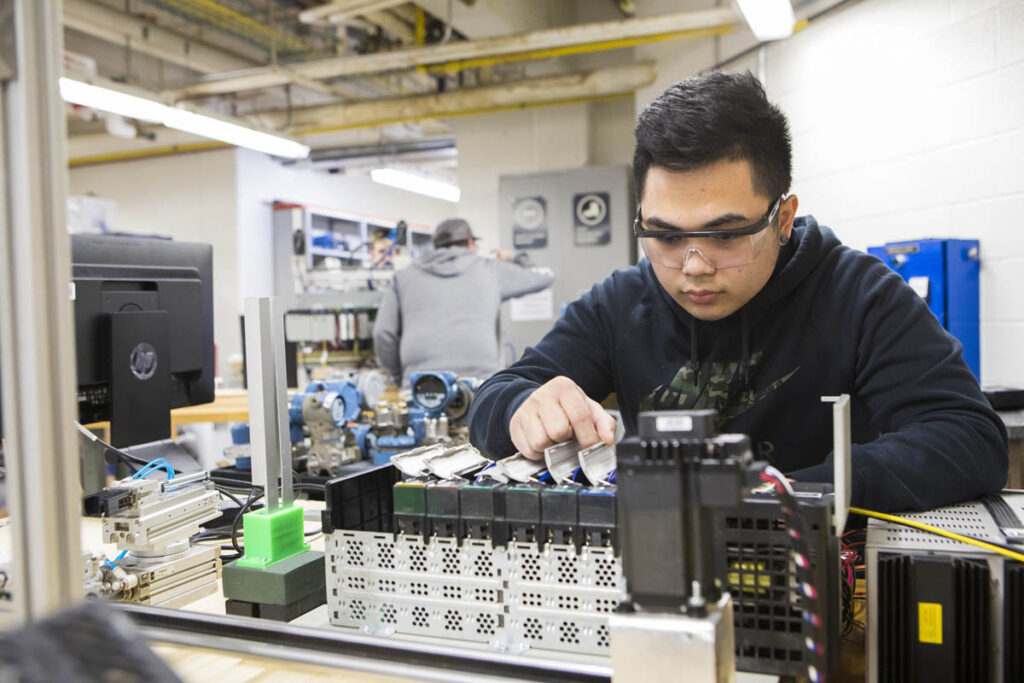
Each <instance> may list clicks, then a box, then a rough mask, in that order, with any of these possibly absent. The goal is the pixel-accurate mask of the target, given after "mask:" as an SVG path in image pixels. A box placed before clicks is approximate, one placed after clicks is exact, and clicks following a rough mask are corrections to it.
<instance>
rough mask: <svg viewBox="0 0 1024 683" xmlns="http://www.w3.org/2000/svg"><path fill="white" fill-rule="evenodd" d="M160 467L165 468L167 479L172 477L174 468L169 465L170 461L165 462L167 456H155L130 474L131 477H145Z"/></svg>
mask: <svg viewBox="0 0 1024 683" xmlns="http://www.w3.org/2000/svg"><path fill="white" fill-rule="evenodd" d="M160 468H163V469H164V470H166V472H167V479H168V480H170V479H174V468H173V467H171V463H169V462H167V458H156V459H154V460H150V461H149V462H147V463H146V464H145V465H143V467H142V469H140V470H139V471H138V472H136V473H135V474H133V475H132V479H139V478H142V479H145V478H146V477H148V476H149V475H150V474H152V473H153V472H155V471H156V470H158V469H160Z"/></svg>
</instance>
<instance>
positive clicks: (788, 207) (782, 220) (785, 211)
mask: <svg viewBox="0 0 1024 683" xmlns="http://www.w3.org/2000/svg"><path fill="white" fill-rule="evenodd" d="M799 206H800V200H799V199H797V197H796V195H795V194H791V195H789V196H788V197H786V198H785V199H783V200H782V204H781V205H780V206H779V239H780V240H782V243H783V244H785V243H786V242H788V241H789V236H790V232H792V230H793V221H794V220H795V219H796V210H797V208H799Z"/></svg>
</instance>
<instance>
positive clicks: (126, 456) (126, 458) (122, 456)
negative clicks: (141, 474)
mask: <svg viewBox="0 0 1024 683" xmlns="http://www.w3.org/2000/svg"><path fill="white" fill-rule="evenodd" d="M75 426H76V427H77V428H78V431H79V432H81V433H82V435H83V436H85V438H87V439H89V440H90V441H95V442H96V443H98V444H99V445H101V446H103V447H104V448H105V449H107V450H108V451H110V452H111V453H113V454H114V455H115V456H117V457H118V459H119V460H121V461H122V462H123V463H124V464H125V465H128V466H129V467H131V466H132V463H135V464H138V465H148V464H149V461H148V460H144V459H142V458H140V457H138V456H135V455H132V454H130V453H125V452H124V451H122V450H121V449H119V448H115V447H114V446H111V445H110V444H109V443H107V442H106V441H104V440H103V439H101V438H100V437H98V436H96V435H95V434H93V433H92V432H90V431H89V430H88V429H86V428H85V427H84V426H82V423H80V422H75ZM104 455H106V454H104ZM134 469H136V470H138V468H137V467H136V468H134Z"/></svg>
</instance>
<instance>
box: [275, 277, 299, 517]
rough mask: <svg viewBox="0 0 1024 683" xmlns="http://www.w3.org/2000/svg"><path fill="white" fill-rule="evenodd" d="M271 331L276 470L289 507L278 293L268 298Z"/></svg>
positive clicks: (289, 466)
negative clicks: (275, 418)
mask: <svg viewBox="0 0 1024 683" xmlns="http://www.w3.org/2000/svg"><path fill="white" fill-rule="evenodd" d="M270 331H271V338H270V341H271V343H272V345H273V346H272V348H273V353H274V400H275V403H276V404H277V451H278V453H279V454H280V457H279V458H278V462H279V467H278V470H277V471H278V472H279V473H280V475H281V506H282V507H286V508H287V507H291V504H292V502H293V500H294V495H293V493H292V442H291V435H290V433H289V430H288V369H287V366H286V365H285V356H284V354H285V351H284V311H282V310H281V300H280V299H279V298H278V297H276V296H275V297H272V298H271V299H270Z"/></svg>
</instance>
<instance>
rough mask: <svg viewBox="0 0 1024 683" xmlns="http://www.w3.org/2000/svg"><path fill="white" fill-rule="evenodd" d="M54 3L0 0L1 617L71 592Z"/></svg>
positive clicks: (71, 365) (70, 394) (73, 530)
mask: <svg viewBox="0 0 1024 683" xmlns="http://www.w3.org/2000/svg"><path fill="white" fill-rule="evenodd" d="M61 11H62V3H60V2H38V0H0V62H3V63H4V66H3V67H2V68H0V82H2V83H0V160H2V164H3V169H2V173H0V363H2V372H0V375H2V377H3V388H2V390H3V405H4V416H3V419H4V433H5V436H6V440H7V447H6V454H7V482H8V487H7V490H8V496H9V511H10V516H11V526H12V547H11V553H12V562H11V565H12V573H13V577H12V578H13V579H14V581H13V583H14V586H15V596H14V603H13V604H14V612H13V614H10V613H9V614H8V615H6V616H13V617H15V618H16V619H19V620H36V619H40V618H42V617H45V616H47V615H49V614H50V613H52V612H54V611H57V610H60V609H62V608H65V607H68V606H70V605H71V604H73V603H74V602H76V601H78V600H80V599H81V597H82V558H81V545H80V531H79V505H80V503H79V500H80V489H79V484H78V442H77V438H76V437H77V435H76V432H75V428H74V422H75V420H76V419H77V417H78V415H77V408H76V403H75V352H74V346H73V344H72V339H73V338H74V328H73V325H72V320H71V303H70V300H69V291H70V285H69V282H70V275H71V265H70V264H71V259H70V240H69V239H68V234H67V227H66V223H65V217H64V213H65V202H66V194H67V151H66V141H65V136H66V122H65V118H64V117H65V113H64V105H63V103H62V102H61V101H60V98H59V95H58V88H57V79H58V77H59V76H60V71H61V62H62V59H63V54H62V53H63V40H62V25H61Z"/></svg>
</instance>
